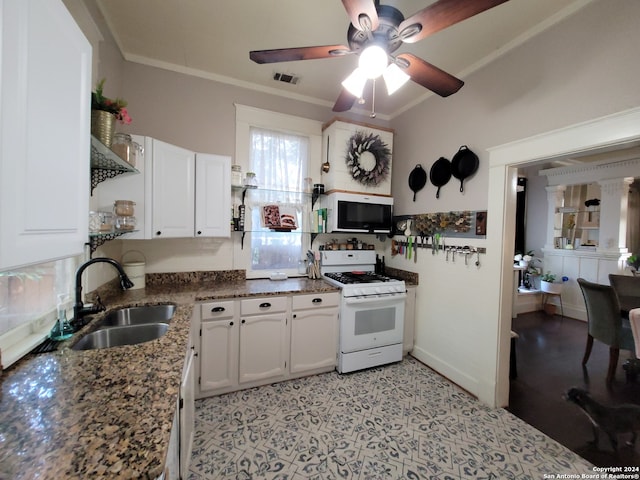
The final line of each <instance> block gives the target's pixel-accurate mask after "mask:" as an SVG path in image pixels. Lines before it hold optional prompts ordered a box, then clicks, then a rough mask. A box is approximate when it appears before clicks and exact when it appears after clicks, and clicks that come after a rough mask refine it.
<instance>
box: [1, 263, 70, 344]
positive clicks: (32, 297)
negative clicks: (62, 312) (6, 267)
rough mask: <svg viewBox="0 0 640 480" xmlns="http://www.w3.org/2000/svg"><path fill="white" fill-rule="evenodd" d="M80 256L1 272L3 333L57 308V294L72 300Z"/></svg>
mask: <svg viewBox="0 0 640 480" xmlns="http://www.w3.org/2000/svg"><path fill="white" fill-rule="evenodd" d="M79 264H80V257H72V258H67V259H63V260H57V261H55V262H48V263H42V264H39V265H34V266H31V267H25V268H22V269H18V270H11V271H7V272H0V335H2V334H4V333H6V332H8V331H9V330H12V329H14V328H16V327H19V326H21V325H23V324H25V323H29V322H31V321H33V320H36V319H38V318H41V317H43V316H44V315H47V314H49V313H51V312H52V311H53V310H55V307H56V305H57V302H58V294H64V295H67V296H68V297H69V301H72V300H73V288H74V285H73V282H74V278H75V270H76V268H77V267H78V265H79Z"/></svg>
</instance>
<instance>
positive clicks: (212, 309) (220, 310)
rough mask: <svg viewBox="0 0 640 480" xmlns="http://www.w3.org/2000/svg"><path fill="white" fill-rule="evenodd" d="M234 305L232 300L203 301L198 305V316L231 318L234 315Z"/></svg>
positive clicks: (209, 318)
mask: <svg viewBox="0 0 640 480" xmlns="http://www.w3.org/2000/svg"><path fill="white" fill-rule="evenodd" d="M235 307H236V303H235V302H234V301H233V300H228V301H224V302H207V303H203V304H201V305H200V317H201V318H202V320H211V319H214V320H216V319H219V318H220V319H222V318H231V317H233V316H234V315H235Z"/></svg>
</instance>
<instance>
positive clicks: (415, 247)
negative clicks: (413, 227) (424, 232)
mask: <svg viewBox="0 0 640 480" xmlns="http://www.w3.org/2000/svg"><path fill="white" fill-rule="evenodd" d="M419 238H420V237H415V238H414V239H413V263H418V239H419Z"/></svg>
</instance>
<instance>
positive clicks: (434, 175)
mask: <svg viewBox="0 0 640 480" xmlns="http://www.w3.org/2000/svg"><path fill="white" fill-rule="evenodd" d="M429 178H430V179H431V183H433V186H434V187H436V188H437V189H438V190H437V191H436V198H440V187H443V186H444V185H446V184H447V183H449V180H450V179H451V162H450V161H449V159H448V158H444V157H440V158H439V159H438V160H436V161H435V163H434V164H433V165H431V170H430V171H429Z"/></svg>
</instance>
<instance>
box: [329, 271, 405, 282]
mask: <svg viewBox="0 0 640 480" xmlns="http://www.w3.org/2000/svg"><path fill="white" fill-rule="evenodd" d="M325 276H326V277H328V278H331V279H332V280H335V281H337V282H340V283H343V284H357V283H379V282H391V281H393V279H392V278H389V277H386V276H384V275H379V274H377V273H374V272H361V271H355V272H335V273H325Z"/></svg>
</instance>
